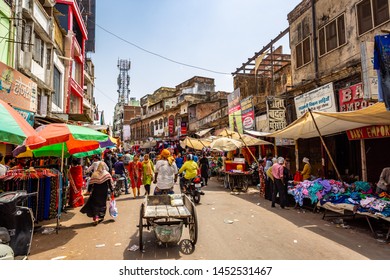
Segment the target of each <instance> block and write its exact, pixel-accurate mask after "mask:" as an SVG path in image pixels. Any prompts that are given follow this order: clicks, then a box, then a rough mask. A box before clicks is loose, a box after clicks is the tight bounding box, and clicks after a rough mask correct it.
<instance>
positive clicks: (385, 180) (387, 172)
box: [376, 167, 390, 194]
mask: <svg viewBox="0 0 390 280" xmlns="http://www.w3.org/2000/svg"><path fill="white" fill-rule="evenodd" d="M382 192H387V193H390V167H385V168H383V170H382V172H381V175H380V176H379V181H378V183H377V184H376V193H378V194H380V193H382Z"/></svg>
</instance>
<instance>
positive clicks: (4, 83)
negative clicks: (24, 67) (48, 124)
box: [0, 62, 37, 113]
mask: <svg viewBox="0 0 390 280" xmlns="http://www.w3.org/2000/svg"><path fill="white" fill-rule="evenodd" d="M0 98H1V99H2V100H4V101H5V102H7V103H10V104H11V105H12V106H14V107H18V108H20V109H22V110H27V111H30V112H33V113H36V112H37V84H36V83H34V82H33V81H32V80H30V79H29V78H27V77H26V76H24V75H23V74H22V73H20V72H18V71H16V70H15V69H13V68H11V67H9V66H8V65H6V64H4V63H2V62H0Z"/></svg>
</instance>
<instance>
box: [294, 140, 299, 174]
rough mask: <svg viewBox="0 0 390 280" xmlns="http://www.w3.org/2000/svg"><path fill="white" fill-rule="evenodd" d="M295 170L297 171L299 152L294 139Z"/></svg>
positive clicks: (296, 141)
mask: <svg viewBox="0 0 390 280" xmlns="http://www.w3.org/2000/svg"><path fill="white" fill-rule="evenodd" d="M295 170H296V171H298V170H299V150H298V140H297V139H295Z"/></svg>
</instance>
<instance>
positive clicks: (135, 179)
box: [127, 155, 143, 198]
mask: <svg viewBox="0 0 390 280" xmlns="http://www.w3.org/2000/svg"><path fill="white" fill-rule="evenodd" d="M127 168H128V171H129V177H130V181H131V189H132V190H133V195H134V198H136V197H137V196H140V193H141V185H142V174H143V166H142V162H140V161H139V156H138V155H135V156H134V158H133V161H131V162H130V163H129V165H127Z"/></svg>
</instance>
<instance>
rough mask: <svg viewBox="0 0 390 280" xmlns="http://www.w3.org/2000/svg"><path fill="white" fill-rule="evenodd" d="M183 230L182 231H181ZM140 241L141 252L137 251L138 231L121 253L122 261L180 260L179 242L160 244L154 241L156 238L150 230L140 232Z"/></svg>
mask: <svg viewBox="0 0 390 280" xmlns="http://www.w3.org/2000/svg"><path fill="white" fill-rule="evenodd" d="M183 230H184V229H183ZM142 239H143V244H144V249H143V251H140V249H139V230H138V229H137V231H135V232H134V234H133V235H132V236H130V240H129V244H128V246H127V248H126V250H125V251H124V252H123V259H124V260H164V259H174V260H179V259H181V258H182V256H181V254H180V253H183V254H185V252H181V246H180V245H181V244H182V243H180V242H181V241H183V239H182V240H181V241H179V242H178V243H177V244H162V243H161V242H159V241H158V240H157V239H156V236H155V234H154V232H153V231H152V230H147V229H146V228H144V229H143V231H142Z"/></svg>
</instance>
